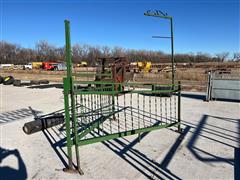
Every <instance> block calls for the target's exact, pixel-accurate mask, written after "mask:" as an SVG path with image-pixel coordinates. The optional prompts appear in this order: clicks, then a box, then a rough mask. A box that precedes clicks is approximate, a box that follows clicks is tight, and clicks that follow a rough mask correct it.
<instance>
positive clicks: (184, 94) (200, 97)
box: [181, 92, 206, 100]
mask: <svg viewBox="0 0 240 180" xmlns="http://www.w3.org/2000/svg"><path fill="white" fill-rule="evenodd" d="M181 96H182V97H185V98H191V99H199V100H205V99H206V96H205V95H202V94H192V93H185V92H182V93H181Z"/></svg>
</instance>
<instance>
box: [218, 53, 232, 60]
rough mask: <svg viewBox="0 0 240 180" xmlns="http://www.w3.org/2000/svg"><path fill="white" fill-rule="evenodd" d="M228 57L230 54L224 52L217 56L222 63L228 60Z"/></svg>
mask: <svg viewBox="0 0 240 180" xmlns="http://www.w3.org/2000/svg"><path fill="white" fill-rule="evenodd" d="M228 55H229V53H228V52H222V53H218V54H216V56H217V58H218V59H219V61H220V62H224V61H225V60H226V59H227V57H228Z"/></svg>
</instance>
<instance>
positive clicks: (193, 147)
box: [185, 115, 240, 179]
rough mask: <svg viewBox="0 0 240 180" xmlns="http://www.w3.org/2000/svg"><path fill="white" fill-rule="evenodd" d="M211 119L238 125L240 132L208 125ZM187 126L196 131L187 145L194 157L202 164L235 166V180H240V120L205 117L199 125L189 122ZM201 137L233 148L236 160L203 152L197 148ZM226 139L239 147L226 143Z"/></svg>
mask: <svg viewBox="0 0 240 180" xmlns="http://www.w3.org/2000/svg"><path fill="white" fill-rule="evenodd" d="M209 117H212V118H216V119H219V120H223V121H228V122H229V123H234V124H236V126H238V127H237V129H238V132H234V131H231V130H229V129H226V128H222V127H218V126H214V125H211V124H209V123H207V120H208V118H209ZM185 124H187V125H189V124H190V125H189V126H190V127H191V128H193V129H195V130H194V132H192V133H193V134H192V136H191V138H190V140H189V142H188V144H187V148H188V149H189V151H190V152H191V153H192V154H193V155H194V157H195V158H197V159H198V160H200V161H202V162H206V163H208V162H211V163H219V162H222V163H227V164H229V165H231V166H234V177H235V179H240V150H239V149H240V119H232V118H224V117H217V116H210V115H203V117H202V118H201V120H200V121H199V124H198V125H194V124H192V123H188V122H185ZM209 126H210V127H214V128H215V129H216V128H217V130H214V129H211V128H209ZM226 132H230V133H231V134H233V133H234V134H235V135H236V136H237V137H236V136H232V135H229V134H227V133H226ZM204 133H206V134H211V135H213V136H214V137H219V138H220V140H218V139H217V138H213V137H209V136H206V135H204ZM199 137H203V138H207V139H208V140H211V141H214V142H217V143H220V144H222V145H224V146H228V147H231V148H233V149H234V158H225V157H221V156H219V155H214V154H212V153H209V152H207V151H206V150H203V149H201V148H199V147H197V140H198V138H199ZM221 139H222V140H221ZM224 139H225V140H226V141H229V142H233V143H235V144H236V143H237V144H238V147H236V146H234V145H232V144H230V143H226V142H225V141H224Z"/></svg>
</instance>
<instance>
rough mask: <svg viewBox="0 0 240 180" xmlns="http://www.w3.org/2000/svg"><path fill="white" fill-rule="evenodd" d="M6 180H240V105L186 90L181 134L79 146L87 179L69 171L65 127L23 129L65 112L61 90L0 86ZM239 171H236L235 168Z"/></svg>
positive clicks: (0, 149) (0, 173)
mask: <svg viewBox="0 0 240 180" xmlns="http://www.w3.org/2000/svg"><path fill="white" fill-rule="evenodd" d="M0 93H1V94H0V97H1V114H0V177H1V179H2V178H3V179H13V178H16V179H26V178H27V179H65V178H70V179H150V178H151V179H233V178H234V177H235V178H236V179H238V178H239V173H237V172H236V170H237V169H239V164H237V163H236V162H237V161H236V158H237V157H238V158H239V148H240V119H239V117H240V104H239V103H236V102H223V101H211V102H204V101H203V100H202V98H203V95H202V94H201V93H189V92H184V93H183V97H182V119H183V133H182V134H181V135H180V134H179V133H177V132H174V131H173V130H170V129H161V130H157V131H153V132H150V133H148V134H146V135H143V137H142V139H141V142H140V143H138V137H137V136H136V135H134V136H129V137H125V138H120V139H117V140H111V141H107V142H104V143H96V144H92V145H86V146H82V147H80V151H79V152H80V157H81V167H82V169H83V171H84V175H83V176H80V175H79V174H70V173H66V172H63V171H62V169H63V168H64V167H65V166H67V156H66V147H62V145H63V144H64V141H62V138H64V137H65V132H64V131H59V129H61V128H62V127H61V125H59V126H56V127H54V128H50V129H49V130H47V131H44V132H39V133H35V134H32V135H26V134H25V133H24V132H23V131H22V127H23V124H24V123H25V122H29V121H31V120H33V118H34V117H33V115H32V113H31V111H30V110H29V107H31V108H32V109H33V110H35V111H37V112H38V113H39V114H46V113H49V112H53V111H56V110H59V109H62V108H63V94H62V89H60V88H54V87H52V86H49V88H45V89H40V88H32V89H31V88H27V87H13V86H3V85H0ZM234 170H235V171H234Z"/></svg>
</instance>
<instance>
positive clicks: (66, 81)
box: [63, 20, 73, 170]
mask: <svg viewBox="0 0 240 180" xmlns="http://www.w3.org/2000/svg"><path fill="white" fill-rule="evenodd" d="M64 22H65V40H66V61H67V78H64V80H63V83H64V103H65V118H66V134H67V149H68V166H69V169H70V170H73V162H72V141H71V123H70V112H69V109H70V108H69V94H70V90H71V85H70V77H71V69H70V67H69V66H70V65H69V59H70V58H71V56H69V53H68V52H67V51H68V49H69V47H68V46H69V21H67V20H65V21H64Z"/></svg>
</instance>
